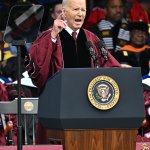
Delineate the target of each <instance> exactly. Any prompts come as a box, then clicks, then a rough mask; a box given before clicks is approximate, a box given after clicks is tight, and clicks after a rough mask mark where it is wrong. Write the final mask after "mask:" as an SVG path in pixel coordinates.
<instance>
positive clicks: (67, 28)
mask: <svg viewBox="0 0 150 150" xmlns="http://www.w3.org/2000/svg"><path fill="white" fill-rule="evenodd" d="M65 30H66V31H67V32H68V33H69V34H70V35H71V36H72V32H74V31H73V30H72V29H71V28H70V27H68V26H67V27H66V28H65ZM79 31H80V29H78V30H77V31H76V32H77V36H78V34H79Z"/></svg>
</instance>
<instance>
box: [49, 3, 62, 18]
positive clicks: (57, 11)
mask: <svg viewBox="0 0 150 150" xmlns="http://www.w3.org/2000/svg"><path fill="white" fill-rule="evenodd" d="M61 13H62V4H57V5H56V6H55V8H54V12H53V13H52V14H51V16H52V18H53V19H54V20H55V19H56V18H57V17H58V16H59V15H60V14H61Z"/></svg>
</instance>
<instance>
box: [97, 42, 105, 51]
mask: <svg viewBox="0 0 150 150" xmlns="http://www.w3.org/2000/svg"><path fill="white" fill-rule="evenodd" d="M97 46H98V48H100V49H101V48H102V47H104V43H103V41H98V42H97Z"/></svg>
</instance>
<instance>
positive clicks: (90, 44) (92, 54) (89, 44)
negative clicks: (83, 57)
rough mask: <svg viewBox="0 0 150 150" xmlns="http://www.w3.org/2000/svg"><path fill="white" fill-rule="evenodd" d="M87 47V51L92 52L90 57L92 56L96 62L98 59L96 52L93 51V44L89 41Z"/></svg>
mask: <svg viewBox="0 0 150 150" xmlns="http://www.w3.org/2000/svg"><path fill="white" fill-rule="evenodd" d="M86 47H87V49H88V50H89V51H90V55H91V56H92V58H93V59H94V60H96V59H97V58H96V54H95V51H94V49H93V45H92V42H91V41H87V42H86Z"/></svg>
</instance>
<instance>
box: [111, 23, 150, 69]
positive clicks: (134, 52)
mask: <svg viewBox="0 0 150 150" xmlns="http://www.w3.org/2000/svg"><path fill="white" fill-rule="evenodd" d="M148 35H149V34H148V25H147V24H146V23H144V22H135V23H131V24H130V43H129V44H127V45H125V46H123V47H122V48H120V50H119V51H117V52H116V53H115V54H114V56H115V58H116V59H117V60H118V61H119V62H120V63H121V64H126V63H127V61H128V60H132V66H133V67H140V66H141V62H140V61H139V60H140V54H141V52H142V51H145V50H146V49H148V48H150V46H148V45H147V42H148ZM120 55H121V56H122V58H121V56H120Z"/></svg>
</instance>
